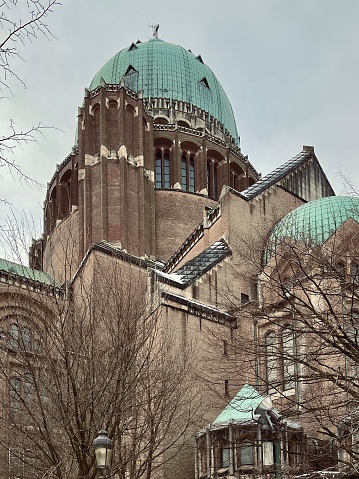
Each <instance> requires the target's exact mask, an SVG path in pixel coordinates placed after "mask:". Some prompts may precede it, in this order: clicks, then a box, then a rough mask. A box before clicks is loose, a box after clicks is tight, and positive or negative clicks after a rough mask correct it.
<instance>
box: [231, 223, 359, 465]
mask: <svg viewBox="0 0 359 479" xmlns="http://www.w3.org/2000/svg"><path fill="white" fill-rule="evenodd" d="M289 229H290V228H289ZM282 233H283V232H282ZM240 244H241V254H242V256H245V258H246V260H245V264H246V267H247V270H248V271H250V274H249V276H247V281H250V282H253V283H257V284H258V298H257V300H255V301H252V302H251V303H248V304H247V305H244V306H243V305H242V306H238V305H239V303H240V300H239V299H238V298H237V299H236V298H234V297H233V295H231V303H232V310H233V311H234V312H236V311H239V313H238V314H239V316H240V319H241V320H240V322H239V334H238V335H237V339H236V346H235V347H236V349H237V351H238V350H239V351H241V352H242V354H239V355H238V356H237V357H236V359H237V363H236V367H237V368H239V370H240V372H239V374H240V375H241V376H242V377H243V376H244V374H246V375H247V377H248V374H249V376H250V381H251V383H252V384H257V385H258V387H259V388H260V390H261V392H262V393H263V394H265V393H267V394H271V395H273V397H274V398H275V404H276V406H277V407H278V409H280V411H281V413H282V414H283V415H284V416H285V417H287V418H290V419H292V420H295V421H297V422H299V423H300V424H301V425H302V426H303V427H304V430H305V432H306V434H307V435H308V444H307V451H310V454H308V455H307V461H308V462H307V465H306V467H307V469H308V470H313V469H318V468H319V469H320V468H324V467H329V466H334V465H335V464H337V461H339V463H340V464H341V466H342V467H344V466H347V467H348V468H349V469H350V470H352V471H353V470H354V471H356V465H357V463H358V459H359V458H358V452H359V449H358V446H357V444H358V439H359V415H358V406H359V403H358V401H359V381H358V365H359V334H358V332H359V324H358V318H359V303H358V300H359V281H358V280H359V261H358V247H359V227H358V224H357V223H356V222H355V221H353V220H349V221H347V222H346V223H345V224H344V225H342V226H341V227H340V228H338V229H337V230H336V231H335V232H334V233H333V234H332V235H331V236H330V237H329V239H327V240H326V241H325V242H324V244H323V243H322V242H320V241H318V238H317V237H316V235H315V232H313V235H312V236H311V235H310V233H308V234H307V235H306V236H303V237H299V238H297V239H296V240H294V239H293V237H292V236H291V234H288V235H287V234H286V233H285V232H284V233H283V234H281V235H280V236H279V237H276V235H275V234H274V235H272V236H271V237H270V240H269V242H268V243H267V246H266V248H265V250H264V252H263V244H259V240H258V239H255V238H254V237H253V236H250V235H248V237H246V238H245V237H242V238H241V243H240ZM263 253H264V254H263ZM241 274H242V275H245V274H246V273H245V272H244V271H241ZM236 301H237V307H236V306H235V303H236ZM243 352H244V354H243ZM304 465H305V464H304V462H302V463H301V464H300V466H301V467H303V466H304ZM292 472H293V473H294V472H295V470H293V471H292Z"/></svg>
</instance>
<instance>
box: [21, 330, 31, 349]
mask: <svg viewBox="0 0 359 479" xmlns="http://www.w3.org/2000/svg"><path fill="white" fill-rule="evenodd" d="M21 343H22V344H21V347H22V348H23V349H24V351H30V349H31V332H30V329H29V328H27V327H26V326H23V327H22V328H21Z"/></svg>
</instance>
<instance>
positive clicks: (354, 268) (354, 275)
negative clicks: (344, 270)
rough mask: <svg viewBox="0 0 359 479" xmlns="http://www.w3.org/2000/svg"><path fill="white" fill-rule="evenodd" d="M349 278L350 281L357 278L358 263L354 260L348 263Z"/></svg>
mask: <svg viewBox="0 0 359 479" xmlns="http://www.w3.org/2000/svg"><path fill="white" fill-rule="evenodd" d="M350 280H351V282H352V283H357V282H358V280H359V264H358V263H357V262H356V261H352V262H351V264H350Z"/></svg>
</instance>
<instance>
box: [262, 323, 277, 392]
mask: <svg viewBox="0 0 359 479" xmlns="http://www.w3.org/2000/svg"><path fill="white" fill-rule="evenodd" d="M265 349H266V381H267V388H268V391H271V390H273V389H274V385H275V384H276V383H277V382H278V370H277V359H278V358H277V348H276V335H275V333H274V332H270V333H268V334H267V336H266V337H265Z"/></svg>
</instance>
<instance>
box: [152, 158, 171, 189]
mask: <svg viewBox="0 0 359 479" xmlns="http://www.w3.org/2000/svg"><path fill="white" fill-rule="evenodd" d="M155 159H156V188H166V189H169V188H171V164H170V152H169V150H164V149H161V150H156V155H155Z"/></svg>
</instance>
